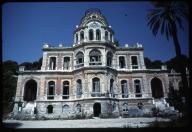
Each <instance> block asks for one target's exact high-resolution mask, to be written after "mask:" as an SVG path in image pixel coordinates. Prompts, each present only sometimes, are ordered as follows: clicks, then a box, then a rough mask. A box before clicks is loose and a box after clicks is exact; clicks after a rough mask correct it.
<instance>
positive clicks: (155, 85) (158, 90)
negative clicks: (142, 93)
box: [151, 77, 163, 98]
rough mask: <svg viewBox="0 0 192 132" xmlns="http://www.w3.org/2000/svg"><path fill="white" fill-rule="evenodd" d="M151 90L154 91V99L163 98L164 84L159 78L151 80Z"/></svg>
mask: <svg viewBox="0 0 192 132" xmlns="http://www.w3.org/2000/svg"><path fill="white" fill-rule="evenodd" d="M151 90H152V96H153V97H154V98H162V97H163V86H162V82H161V80H160V79H159V78H156V77H155V78H153V79H152V80H151Z"/></svg>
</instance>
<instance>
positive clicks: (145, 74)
mask: <svg viewBox="0 0 192 132" xmlns="http://www.w3.org/2000/svg"><path fill="white" fill-rule="evenodd" d="M73 36H74V43H73V45H72V47H65V46H63V45H62V44H60V45H59V46H58V47H52V46H50V45H49V44H47V43H45V44H44V45H43V48H42V51H43V60H42V66H41V69H40V70H25V69H24V67H23V66H20V68H19V76H18V82H17V90H16V97H15V105H14V109H13V113H14V115H18V114H19V113H23V114H24V115H29V116H31V117H32V116H34V115H36V116H38V117H46V118H72V117H75V116H77V115H81V116H83V115H84V116H85V117H94V116H96V117H102V116H103V117H105V116H107V115H109V114H111V115H112V116H114V117H119V116H123V115H124V114H129V113H131V112H132V111H142V112H143V113H150V112H151V108H153V107H160V108H161V109H166V108H169V107H170V106H169V104H168V103H167V101H166V99H167V97H168V92H169V87H170V85H172V86H174V88H176V89H178V88H179V82H180V81H181V78H180V76H179V74H177V73H174V75H173V74H172V73H169V72H168V70H167V69H166V67H165V66H162V68H161V69H146V66H145V63H144V53H143V51H144V48H143V46H142V45H141V44H138V43H137V44H135V46H133V47H129V46H128V45H127V44H126V45H125V47H118V46H116V43H115V42H114V31H113V29H112V28H111V26H109V24H108V22H107V20H106V18H105V16H103V15H102V13H101V12H100V10H98V9H94V10H93V9H92V10H87V11H86V12H85V15H84V16H83V17H82V19H81V22H80V25H77V26H76V29H75V31H74V33H73Z"/></svg>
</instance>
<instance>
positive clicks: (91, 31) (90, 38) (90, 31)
mask: <svg viewBox="0 0 192 132" xmlns="http://www.w3.org/2000/svg"><path fill="white" fill-rule="evenodd" d="M93 36H94V33H93V29H90V30H89V40H93Z"/></svg>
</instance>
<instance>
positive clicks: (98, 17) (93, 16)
mask: <svg viewBox="0 0 192 132" xmlns="http://www.w3.org/2000/svg"><path fill="white" fill-rule="evenodd" d="M91 21H98V22H100V23H101V24H102V25H103V26H108V22H107V20H106V18H105V16H103V15H102V14H101V11H100V10H99V9H97V8H91V9H88V10H86V12H85V16H84V17H83V18H82V19H81V22H80V26H79V27H85V26H86V25H87V24H88V23H89V22H91Z"/></svg>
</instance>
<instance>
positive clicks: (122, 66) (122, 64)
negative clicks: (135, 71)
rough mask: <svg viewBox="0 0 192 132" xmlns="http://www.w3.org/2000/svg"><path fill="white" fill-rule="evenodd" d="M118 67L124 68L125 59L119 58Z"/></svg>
mask: <svg viewBox="0 0 192 132" xmlns="http://www.w3.org/2000/svg"><path fill="white" fill-rule="evenodd" d="M119 66H120V68H125V57H124V56H120V57H119Z"/></svg>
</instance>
